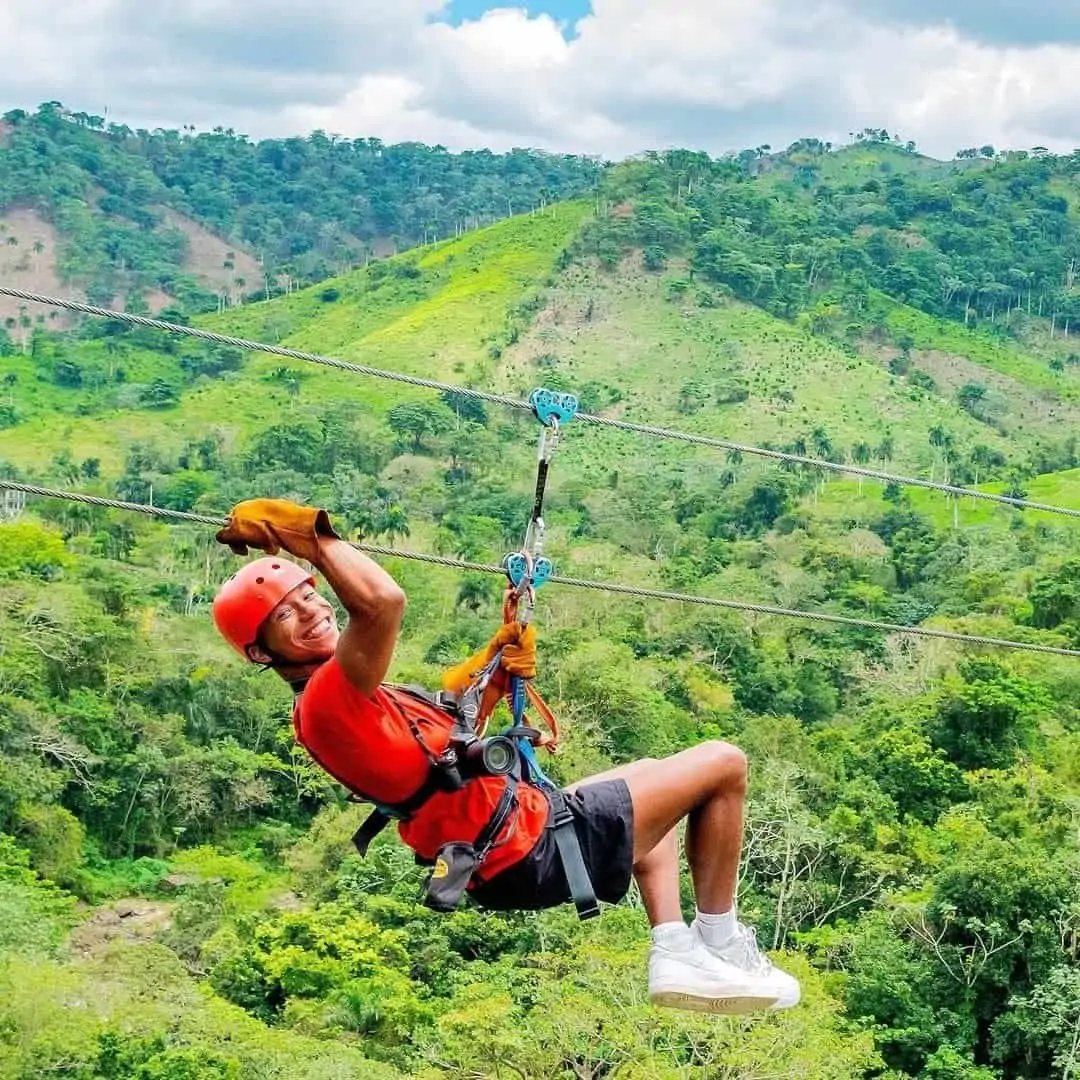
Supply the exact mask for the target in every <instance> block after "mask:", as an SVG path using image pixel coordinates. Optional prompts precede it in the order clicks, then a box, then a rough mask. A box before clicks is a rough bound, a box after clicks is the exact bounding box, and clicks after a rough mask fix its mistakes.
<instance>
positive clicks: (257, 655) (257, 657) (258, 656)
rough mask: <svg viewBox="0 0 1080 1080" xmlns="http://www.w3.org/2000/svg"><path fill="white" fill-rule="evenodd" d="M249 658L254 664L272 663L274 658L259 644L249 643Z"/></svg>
mask: <svg viewBox="0 0 1080 1080" xmlns="http://www.w3.org/2000/svg"><path fill="white" fill-rule="evenodd" d="M246 652H247V658H248V659H249V660H250V661H251V662H252V663H253V664H272V663H273V662H274V658H273V657H272V656H271V655H270V654H269V653H268V652H266V651H265V650H263V649H261V648H259V646H258V645H249V646H248V647H247V650H246Z"/></svg>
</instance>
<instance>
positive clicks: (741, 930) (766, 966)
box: [717, 923, 772, 975]
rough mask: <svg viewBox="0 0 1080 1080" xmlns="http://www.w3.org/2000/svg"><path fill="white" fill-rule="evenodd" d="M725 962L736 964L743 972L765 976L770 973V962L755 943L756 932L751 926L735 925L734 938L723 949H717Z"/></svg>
mask: <svg viewBox="0 0 1080 1080" xmlns="http://www.w3.org/2000/svg"><path fill="white" fill-rule="evenodd" d="M717 951H718V952H720V953H722V954H723V956H724V958H725V959H726V960H730V961H732V963H735V964H738V966H739V967H741V968H743V969H744V970H745V971H753V972H756V973H757V974H760V975H767V974H768V973H769V972H770V971H772V961H771V960H770V959H769V958H768V957H767V956H766V955H765V954H764V953H763V952H762V951H761V948H760V947H759V946H758V943H757V931H756V930H755V929H754V928H753V927H752V926H744V925H743V924H742V923H737V924H736V929H735V936H734V937H733V938H732V939H731V940H730V941H729V942H727V943H726V944H725V945H724V946H723V948H721V949H718V950H717Z"/></svg>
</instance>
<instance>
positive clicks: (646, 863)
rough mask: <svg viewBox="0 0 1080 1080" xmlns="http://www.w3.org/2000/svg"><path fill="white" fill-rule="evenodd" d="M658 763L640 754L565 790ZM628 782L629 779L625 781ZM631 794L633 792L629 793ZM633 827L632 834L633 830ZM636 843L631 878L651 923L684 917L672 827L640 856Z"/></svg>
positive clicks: (622, 776)
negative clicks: (632, 877)
mask: <svg viewBox="0 0 1080 1080" xmlns="http://www.w3.org/2000/svg"><path fill="white" fill-rule="evenodd" d="M659 764H661V762H659V761H657V760H656V759H655V758H643V759H642V760H641V761H632V762H630V764H628V765H620V766H619V767H618V768H615V769H609V770H608V771H607V772H603V773H598V774H597V775H596V776H589V777H586V778H585V779H584V780H579V781H577V783H575V784H571V785H570V786H569V787H568V788H567V789H566V790H567V792H574V791H577V790H578V789H579V788H582V787H585V786H586V785H587V784H595V783H599V782H600V781H603V780H627V781H629V778H630V777H632V776H635V775H638V774H640V773H642V772H645V771H647V770H649V769H651V768H653V767H655V766H656V765H659ZM627 786H629V783H628V784H627ZM631 798H633V796H631ZM636 831H637V830H636V829H635V834H636ZM638 851H639V846H638V843H637V838H636V835H635V840H634V880H635V881H636V882H637V885H638V888H639V889H640V890H641V900H642V903H643V904H644V905H645V913H646V915H648V917H649V925H650V926H660V925H662V924H664V923H681V922H682V921H683V913H682V901H681V898H680V895H679V838H678V836H677V835H676V832H675V830H674V829H671V830H669V832H668V834H667V835H666V836H664V837H662V838H661V839H660V841H659V842H658V843H656V844H655V845H654V846H653V848H652V849H651V850H650V851H647V852H645V853H644V854H643V855H641V856H640V857H639V855H638Z"/></svg>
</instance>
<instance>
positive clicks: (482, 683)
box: [294, 390, 600, 919]
mask: <svg viewBox="0 0 1080 1080" xmlns="http://www.w3.org/2000/svg"><path fill="white" fill-rule="evenodd" d="M530 400H531V401H532V402H533V404H534V411H535V414H536V417H537V419H538V420H539V421H540V423H541V426H542V430H541V433H540V442H539V449H538V466H537V477H536V488H535V494H534V499H533V508H532V514H531V515H530V518H529V523H528V527H527V528H526V531H525V541H524V543H523V545H522V548H521V550H520V551H516V552H511V553H510V554H508V555H507V556H506V557H505V559H504V560H503V567H504V570H505V572H506V576H507V579H508V586H507V590H506V598H505V601H504V604H503V622H504V623H514V622H517V623H519V624H521V625H522V626H527V625H528V624H529V623H530V622H531V620H532V617H533V614H534V612H535V606H536V590H537V589H538V588H540V587H541V586H542V585H543V584H544V583H545V582H546V581H547V580H548V579H549V578H550V577H551V574H552V570H553V567H552V564H551V562H550V560H549V559H546V558H545V557H544V555H543V546H544V532H545V527H544V516H543V513H544V493H545V490H546V487H547V477H548V470H549V468H550V465H551V459H552V456H553V455H554V453H555V450H556V448H557V447H558V442H559V427H560V424H562V423H566V422H568V421H569V420H571V419H572V418H573V416H574V413H575V412H576V410H577V399H576V398H575V397H573V395H570V394H557V393H554V392H553V391H549V390H537V391H535V392H534V394H533V395H532V398H531V399H530ZM501 665H502V649H501V648H500V649H498V650H497V651H496V652H495V654H494V656H492V658H491V659H490V660H488V662H487V663H486V664H485V665H484V667H483V668H482V669H481V670H480V671H479V672H478V673H477V674H476V675H475V677H474V678H473V679H472V681H471V682H470V683H469V685H468V686H467V687H466V688H465V690H463V691H462V692H461V693H460V694H458V693H453V692H448V691H440V692H438V693H431V692H429V691H427V690H425V689H423V688H422V687H417V686H387V687H385V688H384V689H385V692H386V696H387V699H388V700H389V701H390V702H391V703H392V707H393V708H394V709H395V710H396V711H397V713H398V716H399V719H401V720H403V721H404V722H405V723H406V724H407V725H408V727H409V730H410V732H411V733H412V736H413V738H414V739H415V740H416V742H417V743H418V745H419V746H420V748H421V750H423V752H424V755H425V756H426V757H427V760H428V764H429V770H428V776H427V779H426V780H425V782H424V783H423V785H422V786H421V787H420V789H419V790H418V791H416V792H415V794H413V795H412V796H411V797H410V798H408V799H407V800H405V801H404V802H400V803H394V804H386V803H381V802H379V801H377V800H375V799H372V798H371V797H370V796H368V795H366V794H364V793H363V792H360V791H357V790H356V789H355V788H354V787H352V785H350V784H348V783H345V782H344V780H343V779H342V777H340V776H338V777H337V779H338V781H339V782H342V783H345V786H346V787H348V788H349V790H350V791H351V792H352V798H353V799H354V800H356V801H359V802H368V803H373V804H374V806H375V809H374V810H373V811H372V813H371V814H370V815H368V817H367V818H366V819H365V820H364V822H363V824H362V825H361V826H360V828H359V829H357V831H356V834H355V835H354V837H353V843H354V844H355V845H356V849H357V851H358V852H359V853H360V855H361V856H363V855H365V854H366V853H367V850H368V847H369V846H370V844H371V842H372V840H374V838H375V837H376V836H378V835H379V833H380V832H382V830H383V829H385V828H386V826H387V825H388V824H389V823H390V822H391V821H395V820H396V821H408V820H409V819H410V818H411V817H412V816H413V815H414V814H416V813H417V811H419V809H420V808H421V807H422V806H423V805H424V804H425V803H427V801H428V800H429V799H431V798H432V796H434V795H435V794H437V793H439V792H446V791H449V792H453V791H459V790H461V788H463V787H464V786H465V784H467V783H468V782H469V780H471V779H473V778H474V777H477V776H501V777H504V778H505V787H504V788H503V792H502V794H501V796H500V798H499V801H498V804H497V805H496V807H495V810H494V812H493V813H492V815H491V817H490V819H489V820H488V822H487V823H486V824H485V825H484V827H483V828H482V829H481V830H480V833H479V835H478V836H477V837H476V838H475V839H474V840H472V841H471V842H470V841H455V842H452V843H448V844H445V845H443V847H442V848H440V849H439V851H438V852H437V854H436V856H435V859H434V862H433V865H432V869H431V873H430V875H429V877H428V880H427V882H426V884H425V895H424V903H425V904H427V905H428V906H429V907H432V908H434V909H436V910H438V911H453V910H455V909H456V907H457V906H458V904H459V903H460V901H461V897H462V895H463V894H464V892H465V890H466V888H467V886H468V884H469V882H470V881H471V880H472V877H473V875H474V874H475V873H476V871H477V870H478V868H479V867H480V866H481V865H482V863H483V861H484V859H485V858H486V856H487V854H488V853H489V852H490V850H491V848H492V847H493V846H494V844H495V842H496V840H497V839H498V837H499V836H500V834H501V833H502V831H503V829H504V827H505V825H506V823H507V822H508V821H509V820H510V817H511V815H512V814H513V813H514V811H515V809H516V808H517V787H518V784H519V783H525V784H529V785H531V786H533V787H536V788H538V789H539V790H541V791H542V792H543V793H544V795H545V797H546V798H547V800H548V803H549V805H550V808H551V812H550V816H549V822H548V826H547V827H548V828H550V829H552V830H554V838H555V844H556V847H557V850H558V852H559V859H560V861H561V864H562V867H563V872H564V873H565V874H566V880H567V885H568V888H569V890H570V895H571V897H572V899H573V902H574V906H575V907H576V908H577V912H578V915H579V916H580V917H581V918H582V919H588V918H592V917H593V916H596V915H599V913H600V907H599V904H598V903H597V900H596V892H595V890H594V889H593V885H592V882H591V880H590V878H589V872H588V869H587V867H586V865H585V860H584V858H583V856H582V853H581V846H580V843H579V841H578V836H577V831H576V829H575V828H574V817H573V814H572V813H571V811H570V807H569V805H568V804H567V801H566V796H565V795H564V794H563V793H562V791H561V790H560V789H559V787H558V786H557V785H556V784H555V783H553V782H552V781H551V780H550V779H549V778H548V777H547V776H546V775H545V773H544V771H543V769H542V768H541V767H540V763H539V761H538V760H537V757H536V747H537V746H544V747H546V748H547V749H548V750H549V751H554V750H556V749H557V747H558V741H559V727H558V723H557V721H556V719H555V717H554V715H553V714H552V712H551V710H550V709H549V708H548V706H547V704H546V703H545V702H544V700H543V698H542V697H541V696H540V694H539V693H538V692H537V691H536V690H535V688H534V687H533V686H532V684H531V681H530V680H529V679H526V678H523V677H521V676H519V675H511V676H510V678H509V682H508V685H507V689H506V695H505V696H506V700H507V703H508V705H509V708H510V713H511V716H512V719H513V723H512V726H511V727H510V728H509V729H507V730H506V731H504V732H501V733H499V734H495V735H487V734H486V730H487V724H488V720H489V719H490V712H491V711H492V710H493V708H494V706H495V704H496V703H497V700H498V699H497V698H496V699H492V698H491V697H490V695H488V693H487V691H488V689H489V687H490V686H491V683H492V680H494V679H495V678H496V677H497V676H498V675H499V673H500V668H501ZM303 689H304V684H297V685H296V686H294V691H295V692H296V694H297V698H298V699H299V695H300V694H302V693H303ZM500 689H501V687H500ZM410 698H412V699H416V700H420V701H423V702H425V703H426V704H428V705H431V706H433V707H435V708H438V709H441V710H443V711H444V712H446V713H448V714H449V715H450V716H451V717H452V718H453V725H452V727H451V731H450V738H449V741H448V744H447V747H446V749H445V750H444V751H442V752H441V753H439V754H436V753H434V752H433V751H432V750H431V748H430V747H428V745H427V744H426V743H425V741H424V739H423V737H422V734H421V732H420V728H419V726H418V725H417V723H416V720H415V719H414V717H413V716H412V715H411V712H410V709H409V699H410ZM529 705H531V706H532V707H533V709H534V710H535V711H536V713H537V715H538V716H539V718H540V720H541V721H543V723H544V725H545V726H546V727H547V728H548V732H547V734H544V733H542V732H541V731H540V730H539V729H538V728H536V727H533V726H532V725H531V724H530V723H529V720H528V718H527V716H526V708H527V707H528V706H529ZM297 716H298V713H295V712H294V719H295V718H296V717H297ZM297 736H298V738H299V736H300V731H299V724H298V722H297ZM301 741H302V740H301ZM319 764H320V765H323V768H326V766H325V765H324V764H323V763H322V762H319ZM327 771H328V772H330V773H331V775H334V774H333V771H332V770H330V769H327Z"/></svg>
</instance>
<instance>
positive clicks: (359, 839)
mask: <svg viewBox="0 0 1080 1080" xmlns="http://www.w3.org/2000/svg"><path fill="white" fill-rule="evenodd" d="M306 685H307V680H306V679H305V680H304V681H303V682H298V683H294V684H293V690H294V691H295V693H296V696H297V698H299V696H300V695H301V694H302V693H303V691H304V688H305V686H306ZM389 689H393V690H397V691H399V692H404V693H407V694H409V695H411V696H412V697H415V698H418V699H419V700H421V701H424V702H426V703H427V704H428V705H433V706H434V707H435V708H438V709H442V710H444V711H446V712H448V713H451V714H452V715H454V716H455V719H456V720H457V721H458V722H460V721H461V719H462V718H461V715H460V712H459V704H460V699H459V698H458V697H457V695H455V694H450V693H445V692H440V693H431V692H430V691H428V690H425V689H424V688H423V687H419V686H391V687H389ZM394 707H395V708H396V709H397V711H398V714H399V715H400V716H401V717H402V718H403V719H404V720H405V722H406V723H407V724H408V726H409V730H410V731H411V732H412V735H413V738H415V739H416V741H417V743H418V744H419V745H420V748H421V749H422V750H423V751H424V754H425V756H426V757H427V759H428V762H429V763H430V766H431V768H430V770H429V772H428V776H427V779H426V780H425V781H424V783H423V784H422V785H421V786H420V788H419V789H418V790H417V791H416V792H414V793H413V794H412V795H411V796H410V797H409V798H408V799H405V800H403V801H402V802H399V803H393V804H385V803H380V802H379V801H378V800H377V799H373V798H371V797H370V796H368V795H365V794H363V792H360V791H357V790H356V789H355V788H354V787H353V786H352V785H351V784H349V783H346V782H345V780H343V779H342V778H341V777H340V776H337V775H336V774H335V773H334V772H333V771H332V770H331V769H328V768H327V767H326V765H325V764H324V763H323V762H322V761H320V760H319V758H318V757H316V756H315V754H312V753H311V749H310V748H307V750H308V753H309V754H311V756H312V758H313V759H314V760H315V762H316V764H317V765H319V766H320V767H321V768H322V769H324V770H325V771H326V772H328V773H329V774H330V775H331V776H333V777H334V779H335V780H337V781H338V783H340V784H341V785H342V786H343V787H345V788H347V789H348V790H349V791H350V792H351V795H350V798H351V799H352V800H353V801H354V802H366V803H373V804H374V806H375V809H374V810H373V811H372V812H371V813H370V814H369V815H368V816H367V817H366V818H365V819H364V821H363V823H362V824H361V826H360V828H359V829H357V830H356V832H355V833H354V834H353V838H352V839H353V844H354V845H355V846H356V850H357V851H358V852H359V854H360V856H361V858H363V857H364V856H366V855H367V852H368V849H369V848H370V846H371V843H372V841H373V840H374V839H375V837H377V836H378V835H379V834H380V833H381V832H382V831H383V830H384V829H385V828H386V827H387V825H389V824H390V822H391V821H408V820H409V819H410V818H411V817H412V816H413V815H414V814H415V813H416V812H417V811H418V810H419V809H420V808H421V807H422V806H423V805H424V804H425V803H426V802H427V801H428V800H429V799H430V798H431V797H432V796H433V795H435V794H437V793H438V792H440V791H446V790H448V788H447V784H446V777H445V774H444V771H443V769H442V768H441V767H440V760H439V758H438V757H436V756H435V755H434V754H433V753H432V752H431V750H430V748H429V747H428V745H427V744H426V743H425V742H424V739H423V736H422V734H421V732H420V727H419V725H418V724H417V723H416V721H415V720H414V719H413V717H412V716H410V715H409V712H408V710H407V709H403V708H401V707H400V705H398V703H397V702H396V701H395V702H394ZM466 722H469V721H468V719H467V720H466ZM531 732H532V729H531V728H523V729H521V730H518V729H516V728H515V729H513V734H514V735H517V736H519V737H523V736H524V737H527V733H531ZM517 785H518V778H517V776H516V775H508V776H507V777H506V786H505V788H504V789H503V792H502V795H501V796H500V797H499V802H498V803H497V805H496V807H495V809H494V811H493V812H492V815H491V817H490V818H489V819H488V822H487V824H486V825H485V826H484V828H483V829H481V830H480V834H479V835H478V836H477V838H476V841H475V843H474V844H473V847H474V849H475V851H476V853H477V856H478V861H479V862H482V861H483V859H484V857H485V856H486V855H487V854H488V853H489V852H490V850H491V849H492V847H493V846H494V845H495V842H496V841H497V840H498V838H499V834H500V833H501V832H502V831H503V829H504V828H505V827H506V823H507V822H508V821H509V820H510V818H511V816H512V815H513V813H514V812H515V810H516V809H517V805H518V801H517ZM542 790H543V791H544V793H545V795H546V796H547V798H548V800H549V802H550V804H551V808H552V817H551V821H550V822H549V824H548V828H551V829H554V830H555V844H556V847H557V848H558V851H559V861H560V862H561V863H562V868H563V873H565V874H566V881H567V885H568V886H569V888H570V895H571V897H572V898H573V901H574V906H575V907H576V908H577V913H578V917H579V918H581V919H591V918H593V917H594V916H596V915H599V914H600V905H599V904H598V903H597V900H596V891H595V890H594V888H593V884H592V880H591V878H590V877H589V870H588V867H586V865H585V859H584V857H583V856H582V854H581V842H580V840H579V839H578V835H577V830H576V829H575V828H574V816H573V814H572V813H571V812H570V807H569V805H568V804H567V802H566V797H565V796H564V795H563V793H562V792H561V791H560V790H559V789H558V788H556V787H549V786H546V785H545V786H544V787H543V788H542Z"/></svg>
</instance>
